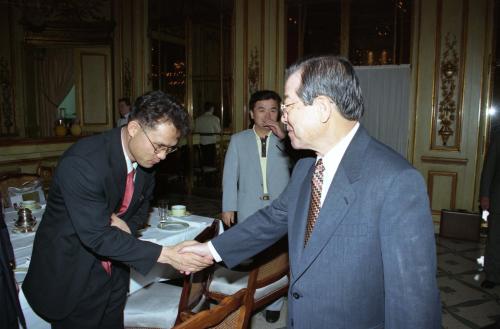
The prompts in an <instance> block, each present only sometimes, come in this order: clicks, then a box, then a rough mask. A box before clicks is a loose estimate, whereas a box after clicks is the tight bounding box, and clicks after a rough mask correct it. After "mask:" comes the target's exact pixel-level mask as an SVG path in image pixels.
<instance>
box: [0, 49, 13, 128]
mask: <svg viewBox="0 0 500 329" xmlns="http://www.w3.org/2000/svg"><path fill="white" fill-rule="evenodd" d="M12 92H13V90H12V81H11V75H10V66H9V62H8V61H7V60H6V59H5V58H4V57H3V56H2V57H0V93H1V98H0V107H1V109H2V111H1V113H0V119H1V121H2V127H1V128H0V136H9V135H12V134H13V128H14V121H13V120H14V109H13V106H12Z"/></svg>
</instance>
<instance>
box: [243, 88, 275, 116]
mask: <svg viewBox="0 0 500 329" xmlns="http://www.w3.org/2000/svg"><path fill="white" fill-rule="evenodd" d="M268 99H273V100H275V101H276V102H278V107H279V105H280V104H281V97H280V95H278V94H277V93H276V92H274V91H272V90H259V91H256V92H254V93H253V94H252V96H250V101H249V102H248V110H249V111H253V107H254V106H255V103H257V102H258V101H265V100H268Z"/></svg>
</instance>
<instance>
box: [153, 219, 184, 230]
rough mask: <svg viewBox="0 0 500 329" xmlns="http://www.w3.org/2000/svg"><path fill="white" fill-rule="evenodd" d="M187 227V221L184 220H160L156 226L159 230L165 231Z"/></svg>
mask: <svg viewBox="0 0 500 329" xmlns="http://www.w3.org/2000/svg"><path fill="white" fill-rule="evenodd" d="M188 227H189V224H188V223H184V222H172V221H168V222H160V223H158V228H159V229H161V230H165V231H171V232H176V231H183V230H185V229H187V228H188Z"/></svg>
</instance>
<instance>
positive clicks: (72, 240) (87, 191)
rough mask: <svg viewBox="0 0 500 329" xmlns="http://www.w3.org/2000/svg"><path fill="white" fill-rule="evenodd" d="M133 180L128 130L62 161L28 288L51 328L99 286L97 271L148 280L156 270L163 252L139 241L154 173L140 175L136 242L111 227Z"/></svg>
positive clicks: (132, 209)
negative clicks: (113, 268) (103, 264)
mask: <svg viewBox="0 0 500 329" xmlns="http://www.w3.org/2000/svg"><path fill="white" fill-rule="evenodd" d="M126 176H127V168H126V162H125V158H124V154H123V151H122V144H121V136H120V128H117V129H113V130H111V131H109V132H106V133H104V134H101V135H96V136H92V137H89V138H85V139H82V140H81V141H79V142H78V143H76V144H75V145H73V146H72V147H71V148H70V149H68V150H67V151H66V152H65V153H64V154H63V156H62V157H61V159H60V161H59V164H58V167H57V169H56V172H55V175H54V178H53V183H52V186H51V188H50V194H49V199H48V202H47V207H46V209H45V213H44V215H43V218H42V220H41V223H40V227H39V228H38V230H37V233H36V236H35V242H34V246H33V255H32V258H31V264H30V267H29V270H28V274H27V276H26V278H25V281H24V283H23V291H24V293H25V295H26V298H27V300H28V302H29V303H30V305H31V307H32V308H33V309H34V310H35V311H36V312H37V313H39V314H41V315H42V316H44V317H46V318H48V319H49V320H57V319H61V318H64V317H65V316H67V315H68V314H69V313H70V312H71V311H72V310H73V309H74V307H75V305H76V304H77V302H78V300H79V297H80V296H81V295H82V293H83V291H84V290H85V288H86V287H87V285H89V284H90V282H91V281H92V277H90V275H89V272H90V269H91V268H92V267H93V266H100V260H101V259H103V258H104V259H110V260H113V261H115V262H120V263H123V264H126V265H127V266H131V267H134V268H135V269H136V270H137V271H139V272H140V273H142V274H146V273H147V272H148V271H149V270H150V269H151V268H152V266H153V265H154V264H155V263H156V260H157V259H158V256H159V255H160V252H161V246H159V245H157V244H153V243H150V242H145V241H140V240H138V239H136V238H135V237H134V236H135V233H136V229H137V227H138V225H139V224H140V223H142V222H143V221H145V220H146V218H147V216H148V208H149V201H150V199H151V197H152V191H153V187H154V175H153V173H152V172H151V171H150V170H145V169H143V168H141V167H138V168H137V171H136V176H135V184H134V195H133V197H132V201H131V203H130V205H129V208H128V210H127V212H126V213H125V214H124V215H122V219H124V220H125V221H126V222H127V224H128V225H129V227H130V229H131V231H132V235H130V234H127V233H125V232H123V231H121V230H119V229H117V228H115V227H111V226H110V225H109V222H110V216H111V214H112V213H113V212H114V213H118V210H119V208H120V205H121V201H122V197H123V194H124V191H125V182H126ZM103 273H104V272H103ZM104 275H106V274H105V273H104ZM126 275H128V271H127V272H126Z"/></svg>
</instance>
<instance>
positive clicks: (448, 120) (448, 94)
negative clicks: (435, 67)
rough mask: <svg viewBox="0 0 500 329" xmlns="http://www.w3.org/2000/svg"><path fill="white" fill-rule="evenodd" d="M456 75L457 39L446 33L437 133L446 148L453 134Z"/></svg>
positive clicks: (455, 106) (455, 105)
mask: <svg viewBox="0 0 500 329" xmlns="http://www.w3.org/2000/svg"><path fill="white" fill-rule="evenodd" d="M457 74H458V53H457V37H456V36H455V35H452V34H451V33H449V32H448V33H447V34H446V37H445V51H444V53H443V58H442V59H441V71H440V78H441V97H442V99H441V101H440V102H439V106H438V112H439V113H438V119H439V122H440V124H441V128H440V129H439V131H438V133H439V136H440V137H441V141H442V144H443V145H444V146H446V144H447V143H448V139H449V138H450V136H451V135H453V134H454V131H453V126H454V125H455V116H456V112H457V103H456V102H455V100H454V99H453V98H454V96H455V89H456V77H457Z"/></svg>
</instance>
